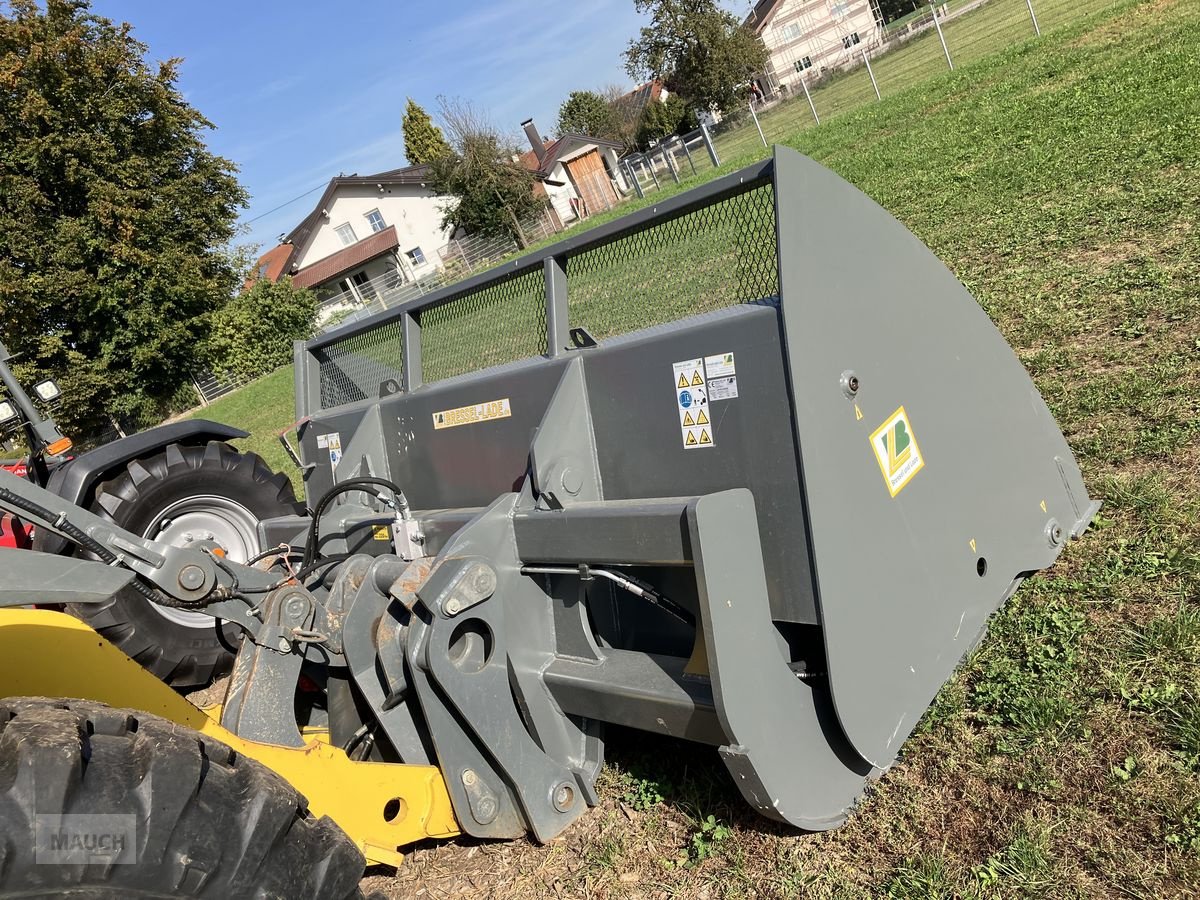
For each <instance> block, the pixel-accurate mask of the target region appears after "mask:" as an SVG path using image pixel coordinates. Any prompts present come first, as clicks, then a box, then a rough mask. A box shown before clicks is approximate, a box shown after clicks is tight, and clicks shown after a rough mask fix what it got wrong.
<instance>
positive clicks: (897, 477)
mask: <svg viewBox="0 0 1200 900" xmlns="http://www.w3.org/2000/svg"><path fill="white" fill-rule="evenodd" d="M870 440H871V449H872V450H874V451H875V459H876V461H877V462H878V463H879V471H880V472H882V473H883V480H884V483H885V484H887V487H888V491H889V492H890V493H891V495H892V496H893V497H895V496H896V495H897V494H899V493H900V491H902V490H903V489H904V486H905V485H906V484H908V483H909V482H910V481H912V478H913V476H914V475H916V474H917V473H918V472H920V471H921V469H922V468H923V467H924V466H925V458H924V457H923V456H921V448H920V447H918V446H917V436H916V435H915V434H914V433H913V427H912V423H911V422H909V420H908V413H906V412H905V411H904V407H903V406H901V407H900V408H899V409H897V410H896V411H895V412H894V413H892V414H891V415H890V416H888V417H887V420H886V421H885V422H884V423H883V424H882V425H880V426H879V427H878V428H876V429H875V431H874V432H873V433H872V434H871V438H870Z"/></svg>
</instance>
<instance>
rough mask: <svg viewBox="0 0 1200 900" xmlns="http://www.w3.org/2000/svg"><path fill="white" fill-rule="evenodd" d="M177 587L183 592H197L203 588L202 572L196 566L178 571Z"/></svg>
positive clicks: (185, 567) (189, 566)
mask: <svg viewBox="0 0 1200 900" xmlns="http://www.w3.org/2000/svg"><path fill="white" fill-rule="evenodd" d="M179 586H180V587H181V588H183V589H184V590H185V591H198V590H200V588H202V587H204V570H203V569H202V568H200V567H199V566H197V565H186V566H184V567H183V568H182V569H180V570H179Z"/></svg>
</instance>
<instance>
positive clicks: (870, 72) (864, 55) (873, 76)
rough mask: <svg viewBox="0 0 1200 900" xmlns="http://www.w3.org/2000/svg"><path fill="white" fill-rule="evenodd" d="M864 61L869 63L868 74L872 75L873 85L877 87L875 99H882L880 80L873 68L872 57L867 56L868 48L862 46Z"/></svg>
mask: <svg viewBox="0 0 1200 900" xmlns="http://www.w3.org/2000/svg"><path fill="white" fill-rule="evenodd" d="M861 52H862V58H863V62H864V63H866V64H867V74H868V75H870V76H871V87H873V88H875V99H876V100H882V99H883V98H882V97H880V96H879V82H877V81H876V80H875V72H874V70H872V68H871V57H869V56H867V48H866V47H863V48H861Z"/></svg>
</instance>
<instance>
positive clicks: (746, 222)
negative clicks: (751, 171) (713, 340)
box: [567, 182, 779, 338]
mask: <svg viewBox="0 0 1200 900" xmlns="http://www.w3.org/2000/svg"><path fill="white" fill-rule="evenodd" d="M778 293H779V277H778V271H777V269H776V261H775V196H774V188H773V187H772V185H771V184H770V183H769V182H768V183H760V184H758V185H757V186H752V187H750V188H749V189H748V190H746V191H744V192H743V193H740V194H735V195H734V196H731V197H726V198H725V199H723V200H721V201H719V202H717V203H714V204H712V205H710V206H705V207H702V208H700V209H697V210H695V211H693V212H689V213H686V214H684V215H682V216H678V217H676V218H673V219H668V220H666V221H662V222H658V223H656V224H654V225H652V226H650V227H649V228H646V229H644V230H642V231H637V232H634V233H633V234H629V235H626V236H625V237H622V238H618V239H617V240H614V241H611V242H610V243H607V244H603V245H601V246H599V247H593V248H590V249H586V250H583V251H581V252H579V253H576V254H574V255H573V256H571V257H570V258H569V259H568V261H567V297H568V298H569V299H568V304H569V309H570V320H571V325H572V326H582V327H584V328H586V329H587V330H588V331H589V332H590V333H591V334H592V335H593V336H594V337H597V338H605V337H612V336H614V335H618V334H625V333H627V332H630V331H636V330H637V329H639V328H648V327H650V326H652V325H661V324H664V323H666V322H673V321H675V320H676V319H682V318H684V317H685V316H691V315H695V314H696V313H702V312H709V311H712V310H715V309H720V308H722V307H726V306H733V305H735V304H738V303H745V302H746V301H749V300H761V299H764V298H766V297H773V296H775V295H776V294H778Z"/></svg>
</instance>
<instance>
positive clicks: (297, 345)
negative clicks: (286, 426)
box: [292, 341, 321, 422]
mask: <svg viewBox="0 0 1200 900" xmlns="http://www.w3.org/2000/svg"><path fill="white" fill-rule="evenodd" d="M292 364H293V370H294V373H295V374H294V377H293V379H292V380H293V381H294V382H295V390H296V393H295V398H296V421H297V422H299V421H300V420H301V419H303V418H305V417H306V416H310V415H312V414H313V413H315V412H316V411H317V410H319V409H320V408H321V370H320V366H319V365H318V364H317V361H316V359H314V358H313V355H312V354H311V353H309V352H308V349H307V348H306V347H305V342H304V341H293V342H292Z"/></svg>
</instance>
